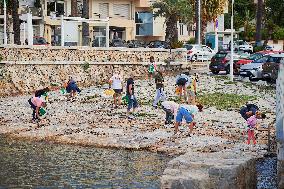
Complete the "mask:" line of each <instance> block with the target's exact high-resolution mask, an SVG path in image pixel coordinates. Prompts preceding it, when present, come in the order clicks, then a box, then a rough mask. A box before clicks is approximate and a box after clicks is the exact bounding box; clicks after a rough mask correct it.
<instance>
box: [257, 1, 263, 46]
mask: <svg viewBox="0 0 284 189" xmlns="http://www.w3.org/2000/svg"><path fill="white" fill-rule="evenodd" d="M262 16H263V0H257V12H256V34H255V42H256V44H257V45H258V44H259V43H260V42H261V26H262Z"/></svg>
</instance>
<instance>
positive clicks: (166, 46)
mask: <svg viewBox="0 0 284 189" xmlns="http://www.w3.org/2000/svg"><path fill="white" fill-rule="evenodd" d="M147 47H148V48H164V49H169V48H170V45H169V44H168V43H167V42H165V41H159V40H156V41H151V42H150V43H149V44H148V45H147Z"/></svg>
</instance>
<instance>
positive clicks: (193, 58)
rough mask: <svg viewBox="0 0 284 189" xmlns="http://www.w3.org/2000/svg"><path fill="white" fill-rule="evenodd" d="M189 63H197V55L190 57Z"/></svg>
mask: <svg viewBox="0 0 284 189" xmlns="http://www.w3.org/2000/svg"><path fill="white" fill-rule="evenodd" d="M191 61H192V62H196V61H197V55H196V54H195V55H193V56H192V58H191Z"/></svg>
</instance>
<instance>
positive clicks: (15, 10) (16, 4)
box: [12, 0, 21, 45]
mask: <svg viewBox="0 0 284 189" xmlns="http://www.w3.org/2000/svg"><path fill="white" fill-rule="evenodd" d="M18 9H19V1H18V0H13V5H12V18H13V30H14V44H17V45H20V44H21V39H20V36H21V30H20V17H19V14H18Z"/></svg>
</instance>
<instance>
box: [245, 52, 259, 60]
mask: <svg viewBox="0 0 284 189" xmlns="http://www.w3.org/2000/svg"><path fill="white" fill-rule="evenodd" d="M260 57H262V55H261V54H259V53H256V54H252V55H250V56H249V57H248V60H256V59H259V58H260Z"/></svg>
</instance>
